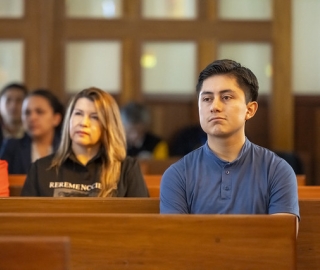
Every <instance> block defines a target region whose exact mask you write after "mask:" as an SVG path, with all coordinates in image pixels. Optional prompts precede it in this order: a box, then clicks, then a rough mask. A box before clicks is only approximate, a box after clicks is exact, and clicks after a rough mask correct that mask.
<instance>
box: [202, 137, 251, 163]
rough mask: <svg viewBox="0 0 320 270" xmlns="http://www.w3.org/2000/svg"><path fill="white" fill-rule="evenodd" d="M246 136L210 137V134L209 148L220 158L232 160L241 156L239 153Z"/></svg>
mask: <svg viewBox="0 0 320 270" xmlns="http://www.w3.org/2000/svg"><path fill="white" fill-rule="evenodd" d="M245 140H246V138H245V136H244V135H243V136H241V137H239V136H238V137H237V138H235V137H231V138H222V137H210V136H208V145H209V148H210V149H211V150H212V152H214V153H215V154H216V155H217V156H218V157H219V158H220V159H222V160H225V161H228V162H232V161H234V160H235V159H237V157H238V156H239V153H240V151H241V149H242V147H243V145H244V143H245Z"/></svg>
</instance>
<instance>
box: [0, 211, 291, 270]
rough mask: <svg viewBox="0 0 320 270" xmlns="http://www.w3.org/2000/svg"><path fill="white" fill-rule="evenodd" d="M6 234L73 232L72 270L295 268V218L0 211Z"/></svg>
mask: <svg viewBox="0 0 320 270" xmlns="http://www.w3.org/2000/svg"><path fill="white" fill-rule="evenodd" d="M0 220H1V222H0V235H16V236H23V235H37V236H68V237H70V239H71V266H72V269H115V270H117V269H140V270H144V269H148V270H149V269H186V270H188V269H262V270H263V269H268V270H269V269H290V270H291V269H295V265H296V259H295V257H296V250H295V242H296V238H295V234H296V228H295V226H296V223H295V218H294V217H293V216H289V215H288V216H280V215H276V216H269V215H256V216H253V215H237V216H235V215H158V214H145V215H141V214H140V215H139V214H35V213H1V214H0Z"/></svg>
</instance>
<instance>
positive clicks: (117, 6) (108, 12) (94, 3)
mask: <svg viewBox="0 0 320 270" xmlns="http://www.w3.org/2000/svg"><path fill="white" fill-rule="evenodd" d="M66 11H67V16H68V17H81V18H105V19H108V18H118V17H121V15H122V0H90V1H88V0H66Z"/></svg>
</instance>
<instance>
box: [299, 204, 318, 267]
mask: <svg viewBox="0 0 320 270" xmlns="http://www.w3.org/2000/svg"><path fill="white" fill-rule="evenodd" d="M299 205H300V216H301V221H300V224H299V234H298V239H297V269H298V270H309V269H310V270H311V269H320V200H319V199H318V200H312V199H309V200H307V199H305V200H299Z"/></svg>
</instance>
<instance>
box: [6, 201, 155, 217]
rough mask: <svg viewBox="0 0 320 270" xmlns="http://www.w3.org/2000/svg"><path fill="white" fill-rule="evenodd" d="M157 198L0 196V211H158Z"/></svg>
mask: <svg viewBox="0 0 320 270" xmlns="http://www.w3.org/2000/svg"><path fill="white" fill-rule="evenodd" d="M159 211H160V210H159V198H83V197H79V198H75V197H73V198H60V197H59V198H52V197H5V198H0V213H11V212H12V213H128V214H129V213H136V214H139V213H146V214H147V213H149V214H152V213H154V214H157V213H159Z"/></svg>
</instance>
